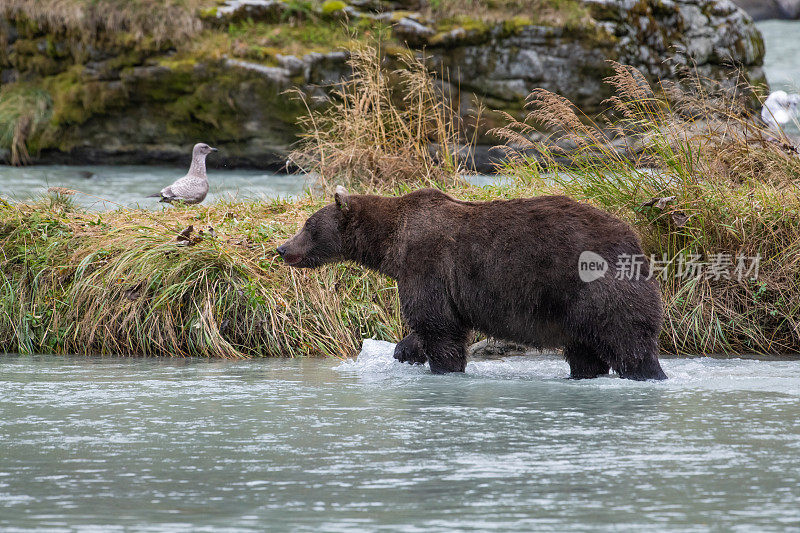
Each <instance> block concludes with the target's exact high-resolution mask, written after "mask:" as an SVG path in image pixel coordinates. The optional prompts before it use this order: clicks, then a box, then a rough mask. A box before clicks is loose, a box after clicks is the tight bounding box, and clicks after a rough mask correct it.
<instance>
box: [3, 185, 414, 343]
mask: <svg viewBox="0 0 800 533" xmlns="http://www.w3.org/2000/svg"><path fill="white" fill-rule="evenodd" d="M320 205H321V204H320V203H319V202H314V201H312V200H310V199H306V200H302V201H299V202H296V203H286V202H280V201H275V202H272V203H267V204H262V203H242V204H227V203H218V204H214V205H211V206H205V207H200V208H198V209H189V208H186V209H173V210H169V211H164V212H159V213H146V212H140V211H118V212H110V213H102V214H97V213H92V214H88V213H83V212H80V211H75V210H73V209H72V208H71V207H70V202H69V198H68V197H66V198H65V197H64V196H56V197H52V198H51V199H49V200H46V201H43V202H42V203H39V204H36V205H18V206H11V205H8V204H0V249H1V250H2V252H1V253H0V351H5V352H22V353H41V352H55V353H86V354H93V353H106V354H126V355H134V354H136V355H139V354H141V355H200V356H225V357H241V356H280V355H339V356H341V355H342V354H347V353H349V352H350V350H351V349H352V347H354V346H357V345H358V344H359V342H360V339H361V338H362V337H370V336H377V337H380V338H395V337H396V335H399V333H400V328H401V324H400V319H399V316H398V309H397V303H396V298H395V294H394V289H393V287H394V285H393V282H391V281H390V280H386V279H383V278H381V277H378V276H375V275H372V274H369V273H366V272H364V271H363V270H362V269H360V268H356V267H353V266H334V267H328V268H324V269H322V270H320V271H317V272H314V273H307V272H302V271H298V270H292V269H289V268H286V267H284V266H283V265H282V264H281V263H280V261H276V256H275V254H274V252H273V250H274V249H275V247H276V246H277V244H279V243H280V242H282V241H283V240H285V239H286V238H287V237H289V236H290V235H292V234H293V233H294V232H295V230H296V227H297V224H298V223H299V222H300V221H302V220H303V219H304V218H305V217H306V216H307V215H308V214H309V213H310V212H312V211H313V210H314V209H316V208H317V207H319V206H320ZM189 225H192V226H193V227H194V228H195V230H196V231H194V232H193V233H192V235H191V236H190V240H189V241H188V242H187V241H183V242H179V241H178V240H176V238H177V236H178V234H179V233H180V232H181V231H183V230H184V229H185V228H187V227H188V226H189ZM209 226H212V227H213V231H210V230H209ZM200 230H202V231H203V234H202V236H199V231H200Z"/></svg>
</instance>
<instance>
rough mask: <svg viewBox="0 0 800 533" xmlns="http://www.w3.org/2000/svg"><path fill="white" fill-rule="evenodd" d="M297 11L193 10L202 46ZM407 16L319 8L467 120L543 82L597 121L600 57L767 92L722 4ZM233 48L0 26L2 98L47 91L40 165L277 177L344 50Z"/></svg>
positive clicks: (640, 2)
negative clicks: (409, 59)
mask: <svg viewBox="0 0 800 533" xmlns="http://www.w3.org/2000/svg"><path fill="white" fill-rule="evenodd" d="M292 6H293V5H292V4H287V3H284V2H281V1H280V0H228V1H227V2H225V3H223V4H221V5H219V6H214V7H211V8H209V9H205V10H202V11H201V12H200V15H199V17H200V19H201V20H202V22H203V25H204V26H205V28H206V30H204V33H203V34H201V35H200V37H198V38H205V39H208V40H209V41H211V42H213V41H212V40H213V39H223V38H225V39H230V38H231V35H230V32H231V31H232V30H231V29H230V28H235V27H236V24H238V23H239V22H240V21H247V22H246V24H250V25H253V24H255V25H258V24H266V25H269V24H273V25H275V27H276V28H278V27H280V26H281V24H282V23H281V21H282V20H284V19H285V17H287V16H290V15H291V13H292V11H291V10H292V9H294V7H292ZM409 6H411V4H409V3H405V4H400V3H393V2H377V1H375V2H370V1H368V0H359V1H358V2H352V3H350V4H345V3H344V2H339V1H337V0H328V1H326V2H325V3H323V4H322V8H321V9H322V13H319V14H318V16H319V17H323V18H322V19H321V20H333V21H336V24H339V25H341V24H342V23H347V24H350V25H352V26H359V27H363V26H364V25H365V24H367V25H368V24H372V23H376V24H381V25H388V26H389V27H391V31H392V33H391V36H390V37H389V40H388V41H387V43H386V44H385V46H384V49H385V50H386V53H387V60H388V61H389V62H390V63H391V61H392V58H393V57H395V56H396V55H400V54H403V53H406V52H404V46H408V47H410V48H411V49H412V50H416V51H420V53H422V50H424V56H425V57H426V59H427V61H428V62H429V63H430V66H431V70H432V72H435V73H437V74H443V83H450V84H452V86H453V87H455V88H457V89H458V90H460V92H461V95H462V97H461V101H462V102H463V110H462V111H463V113H464V114H465V116H466V115H468V114H470V113H472V112H473V102H474V101H475V100H476V98H473V97H472V95H474V96H475V97H477V99H478V100H480V101H482V102H483V104H484V105H485V107H486V108H488V109H490V110H500V111H504V112H508V113H511V114H512V115H516V116H521V115H522V112H523V106H524V103H525V98H526V97H527V95H528V94H529V93H530V92H531V91H532V90H533V89H535V88H538V87H543V88H546V89H549V90H551V91H555V92H557V93H559V94H561V95H563V96H566V97H567V98H569V99H571V100H572V101H573V102H575V103H576V104H578V105H579V106H580V107H581V108H583V109H585V110H586V111H589V112H592V111H595V110H597V109H599V107H600V104H601V102H602V101H603V100H604V99H605V98H607V97H608V96H609V92H608V87H607V86H605V85H604V84H603V78H604V77H606V76H607V75H608V74H609V73H610V70H609V66H608V63H607V61H608V60H616V61H620V62H623V63H627V64H630V65H634V66H636V67H637V68H639V69H641V70H642V71H643V72H644V73H645V75H646V76H647V77H648V78H650V79H651V80H655V79H659V78H661V79H664V78H666V79H674V78H675V77H677V76H678V71H679V69H680V67H682V66H685V65H694V66H696V67H697V70H698V71H699V72H700V73H701V74H702V75H703V76H707V77H709V78H712V79H717V80H728V79H730V74H729V72H730V69H731V67H732V66H736V67H739V68H740V69H741V70H742V71H743V72H744V73H746V74H747V75H748V76H749V77H750V79H751V80H753V81H755V82H758V83H761V82H764V75H763V72H762V70H761V64H762V59H763V54H764V47H763V42H762V39H761V36H760V34H759V32H758V30H757V29H756V28H755V26H754V24H753V22H752V19H751V18H750V17H749V16H748V15H746V14H745V13H744V12H743V11H741V10H739V9H738V8H737V7H736V6H735V5H734V4H733V3H732V2H731V1H730V0H586V1H585V2H584V7H583V8H582V9H586V10H587V16H585V17H583V18H582V19H581V21H580V22H579V23H575V22H573V23H570V25H567V26H553V25H548V24H546V23H543V22H542V21H539V20H534V19H532V18H529V17H526V16H516V17H510V18H509V19H507V20H502V21H499V22H494V23H485V22H482V21H479V20H471V19H468V18H465V17H459V18H457V19H449V20H436V19H432V18H430V17H428V16H425V15H424V14H423V11H413V10H409ZM411 7H413V6H411ZM308 23H309V24H310V23H311V22H308ZM237 35H238V34H237ZM241 39H243V38H239V37H238V36H237V37H236V40H235V42H234V47H233V51H234V53H231V54H229V53H226V54H222V55H218V56H215V55H214V54H205V55H203V54H202V53H200V52H196V51H195V50H197V49H199V50H203V47H200V46H196V47H194V48H192V47H183V48H182V47H181V46H177V45H175V44H173V43H160V44H159V43H156V44H153V43H151V42H148V44H147V46H143V47H138V48H136V47H126V45H125V44H124V43H109V40H108V39H98V40H97V41H96V42H91V43H87V42H85V41H80V40H77V41H76V40H75V38H74V36H71V35H70V34H69V32H65V31H56V30H53V29H52V28H45V27H37V26H36V25H34V24H31V21H30V20H28V19H24V18H20V17H17V18H14V17H13V16H8V15H7V16H6V18H5V19H4V20H3V19H0V44H3V46H2V48H1V49H0V80H2V83H3V85H4V88H6V89H7V87H6V86H9V87H12V88H13V87H16V86H20V87H22V86H24V87H26V88H30V87H36V88H38V89H41V91H44V92H45V93H46V94H47V95H49V96H48V98H49V102H50V113H51V114H50V116H49V122H48V125H47V127H46V128H44V129H43V130H41V131H38V132H36V134H33V133H32V134H31V135H30V138H29V139H28V141H29V145H30V151H31V152H32V154H35V155H36V154H38V156H37V157H38V160H39V161H42V162H44V161H62V160H69V161H86V162H88V161H92V162H100V161H102V162H125V163H130V162H170V161H180V160H182V158H183V157H184V154H185V153H186V151H187V147H190V146H191V145H192V144H194V143H195V142H197V141H200V140H202V141H205V142H209V143H213V144H214V145H216V146H220V147H221V148H223V152H222V153H223V154H224V156H223V157H222V158H221V160H222V161H223V162H224V164H227V165H246V166H254V167H267V168H279V167H281V166H283V165H284V163H285V157H286V154H287V152H288V150H289V149H290V146H291V145H292V143H293V142H294V141H295V140H296V139H297V135H298V133H299V126H298V123H297V120H298V117H299V116H301V115H302V114H304V113H305V112H306V108H305V106H304V104H303V103H302V102H301V101H300V99H299V98H298V93H301V94H303V95H305V96H306V100H307V101H308V102H310V103H311V104H312V105H324V100H325V98H324V97H325V96H326V91H327V90H328V89H329V86H330V85H331V84H334V83H335V82H337V81H339V80H341V79H342V78H344V77H346V76H347V75H348V67H347V58H348V54H347V52H346V51H345V50H342V49H340V48H339V47H338V46H334V45H332V46H330V48H329V49H327V50H326V49H324V47H323V48H322V49H320V48H319V46H317V47H316V49H313V50H308V51H302V52H298V51H296V50H293V47H292V46H287V47H286V49H285V50H284V49H275V48H269V47H265V46H256V45H250V44H249V43H247V42H241ZM295 48H296V47H295ZM240 49H241V50H242V51H241V54H240V55H236V54H237V53H238V50H240ZM668 58H670V60H667V59H668ZM0 116H2V113H0ZM485 118H486V122H485V124H484V125H483V126H482V128H483V129H482V130H481V131H480V132H478V133H479V137H478V138H479V139H480V141H481V142H483V143H491V142H492V141H493V140H492V138H491V137H488V136H486V135H484V131H485V130H486V129H488V128H491V127H494V126H496V125H498V122H497V115H494V114H493V113H488V114H486V115H485ZM0 126H2V125H0ZM478 153H486V150H485V149H482V150H478Z"/></svg>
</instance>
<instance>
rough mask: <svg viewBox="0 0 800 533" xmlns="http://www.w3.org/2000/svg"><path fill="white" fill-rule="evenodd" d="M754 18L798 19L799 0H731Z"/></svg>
mask: <svg viewBox="0 0 800 533" xmlns="http://www.w3.org/2000/svg"><path fill="white" fill-rule="evenodd" d="M733 2H734V3H735V4H736V5H737V6H739V7H741V8H742V9H744V10H745V11H747V13H748V14H749V15H750V16H751V17H753V18H754V19H755V20H766V19H800V0H733Z"/></svg>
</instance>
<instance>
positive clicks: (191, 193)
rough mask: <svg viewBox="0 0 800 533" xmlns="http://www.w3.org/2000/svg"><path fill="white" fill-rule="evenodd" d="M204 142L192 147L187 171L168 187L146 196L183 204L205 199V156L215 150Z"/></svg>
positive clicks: (206, 190) (206, 178)
mask: <svg viewBox="0 0 800 533" xmlns="http://www.w3.org/2000/svg"><path fill="white" fill-rule="evenodd" d="M216 151H217V149H216V148H211V147H210V146H209V145H207V144H206V143H197V144H195V145H194V148H193V149H192V165H191V166H190V167H189V172H187V173H186V175H185V176H184V177H182V178H180V179H178V180H177V181H176V182H175V183H173V184H172V185H170V186H169V187H164V188H163V189H161V192H159V193H156V194H151V195H149V196H147V198H159V197H160V198H161V200H159V201H160V202H166V203H168V204H171V203H172V202H177V201H180V202H183V203H185V204H199V203H200V202H202V201H203V200H205V199H206V195H207V194H208V177H207V176H206V156H207V155H208V154H210V153H211V152H216Z"/></svg>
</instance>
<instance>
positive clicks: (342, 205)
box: [333, 185, 350, 213]
mask: <svg viewBox="0 0 800 533" xmlns="http://www.w3.org/2000/svg"><path fill="white" fill-rule="evenodd" d="M333 197H334V199H335V200H336V207H338V208H339V209H340V210H341V211H342V213H347V211H348V210H349V209H350V193H349V192H347V189H345V188H344V187H342V186H341V185H337V186H336V192H335V193H334V194H333Z"/></svg>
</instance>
